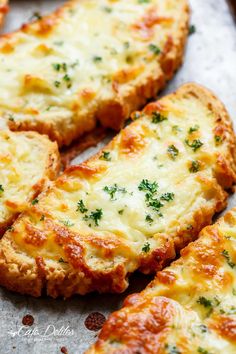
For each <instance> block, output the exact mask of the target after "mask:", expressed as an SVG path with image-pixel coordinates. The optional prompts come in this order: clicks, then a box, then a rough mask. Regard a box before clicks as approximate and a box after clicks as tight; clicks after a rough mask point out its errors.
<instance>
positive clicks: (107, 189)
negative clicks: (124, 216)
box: [103, 183, 127, 200]
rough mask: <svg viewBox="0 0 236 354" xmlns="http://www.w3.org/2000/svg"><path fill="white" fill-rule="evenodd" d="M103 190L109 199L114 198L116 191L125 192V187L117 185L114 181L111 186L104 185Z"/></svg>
mask: <svg viewBox="0 0 236 354" xmlns="http://www.w3.org/2000/svg"><path fill="white" fill-rule="evenodd" d="M103 190H104V192H106V193H108V194H109V195H110V198H111V200H114V197H115V194H116V193H117V192H121V193H127V191H126V189H125V188H121V187H119V186H118V185H117V184H116V183H115V184H114V185H113V186H111V187H108V186H105V187H104V188H103Z"/></svg>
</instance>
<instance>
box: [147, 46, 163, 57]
mask: <svg viewBox="0 0 236 354" xmlns="http://www.w3.org/2000/svg"><path fill="white" fill-rule="evenodd" d="M148 48H149V50H150V51H151V52H153V54H155V55H158V54H160V53H161V50H160V48H159V47H157V46H156V45H155V44H149V46H148Z"/></svg>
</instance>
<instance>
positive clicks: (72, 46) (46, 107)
mask: <svg viewBox="0 0 236 354" xmlns="http://www.w3.org/2000/svg"><path fill="white" fill-rule="evenodd" d="M188 20H189V10H188V3H187V0H179V1H176V0H149V1H139V0H129V1H127V0H116V1H114V0H99V1H97V0H83V1H82V0H72V1H68V2H67V3H66V4H65V5H64V6H63V7H61V8H60V9H59V10H57V11H56V12H54V13H52V14H51V15H49V16H46V17H42V18H39V20H38V21H36V22H34V23H31V24H26V25H24V26H23V27H22V29H21V30H20V31H17V32H14V33H12V34H8V35H5V36H2V37H1V38H0V62H1V65H0V77H1V82H0V119H3V120H4V121H5V122H6V123H7V124H8V125H9V127H10V129H12V130H36V131H38V132H40V133H43V134H48V135H49V137H50V138H51V139H53V140H56V141H57V142H58V143H59V144H60V145H63V144H67V145H68V144H69V143H70V142H71V141H72V140H73V139H75V138H77V137H78V136H80V135H81V134H83V133H84V132H86V131H90V130H92V129H93V128H94V126H95V124H96V121H97V120H99V121H100V122H101V123H102V124H103V125H104V126H106V127H111V128H114V129H120V127H121V126H122V125H123V123H124V120H125V119H126V118H128V117H129V115H130V113H131V112H132V111H133V110H135V109H138V108H139V107H140V106H141V105H144V104H145V103H146V101H147V99H149V98H151V97H153V96H155V95H156V93H157V92H158V91H159V90H160V89H161V88H162V87H163V86H164V84H165V82H166V80H169V79H170V78H171V77H172V75H173V74H174V71H175V70H176V69H177V68H178V66H179V65H180V64H181V61H182V57H183V50H184V43H185V40H186V37H187V34H188Z"/></svg>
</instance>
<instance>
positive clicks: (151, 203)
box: [146, 193, 164, 216]
mask: <svg viewBox="0 0 236 354" xmlns="http://www.w3.org/2000/svg"><path fill="white" fill-rule="evenodd" d="M146 204H147V206H148V207H151V208H152V209H153V210H155V211H156V212H157V213H158V215H159V216H163V215H162V213H161V212H160V208H162V207H163V206H164V204H162V203H161V202H160V200H159V199H157V198H153V196H152V195H150V194H148V193H147V194H146Z"/></svg>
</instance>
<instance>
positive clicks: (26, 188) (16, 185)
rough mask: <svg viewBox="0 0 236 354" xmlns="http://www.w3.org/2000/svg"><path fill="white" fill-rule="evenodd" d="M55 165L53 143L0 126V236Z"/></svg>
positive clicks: (53, 173) (56, 157)
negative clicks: (6, 129)
mask: <svg viewBox="0 0 236 354" xmlns="http://www.w3.org/2000/svg"><path fill="white" fill-rule="evenodd" d="M58 169H59V154H58V149H57V144H56V143H53V142H51V141H50V140H49V139H48V138H47V137H46V136H43V135H39V134H38V133H36V132H11V131H5V130H0V236H1V235H2V234H3V233H4V231H5V230H6V228H7V227H9V226H10V225H11V224H12V223H13V221H14V219H15V218H16V216H17V215H18V214H19V213H20V212H22V211H24V210H25V209H26V208H27V207H28V204H29V202H31V203H32V204H34V203H37V199H34V198H36V196H37V195H38V194H39V193H40V192H41V191H42V189H43V187H44V186H45V184H46V182H47V181H49V180H52V179H55V178H56V176H57V173H58Z"/></svg>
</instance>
